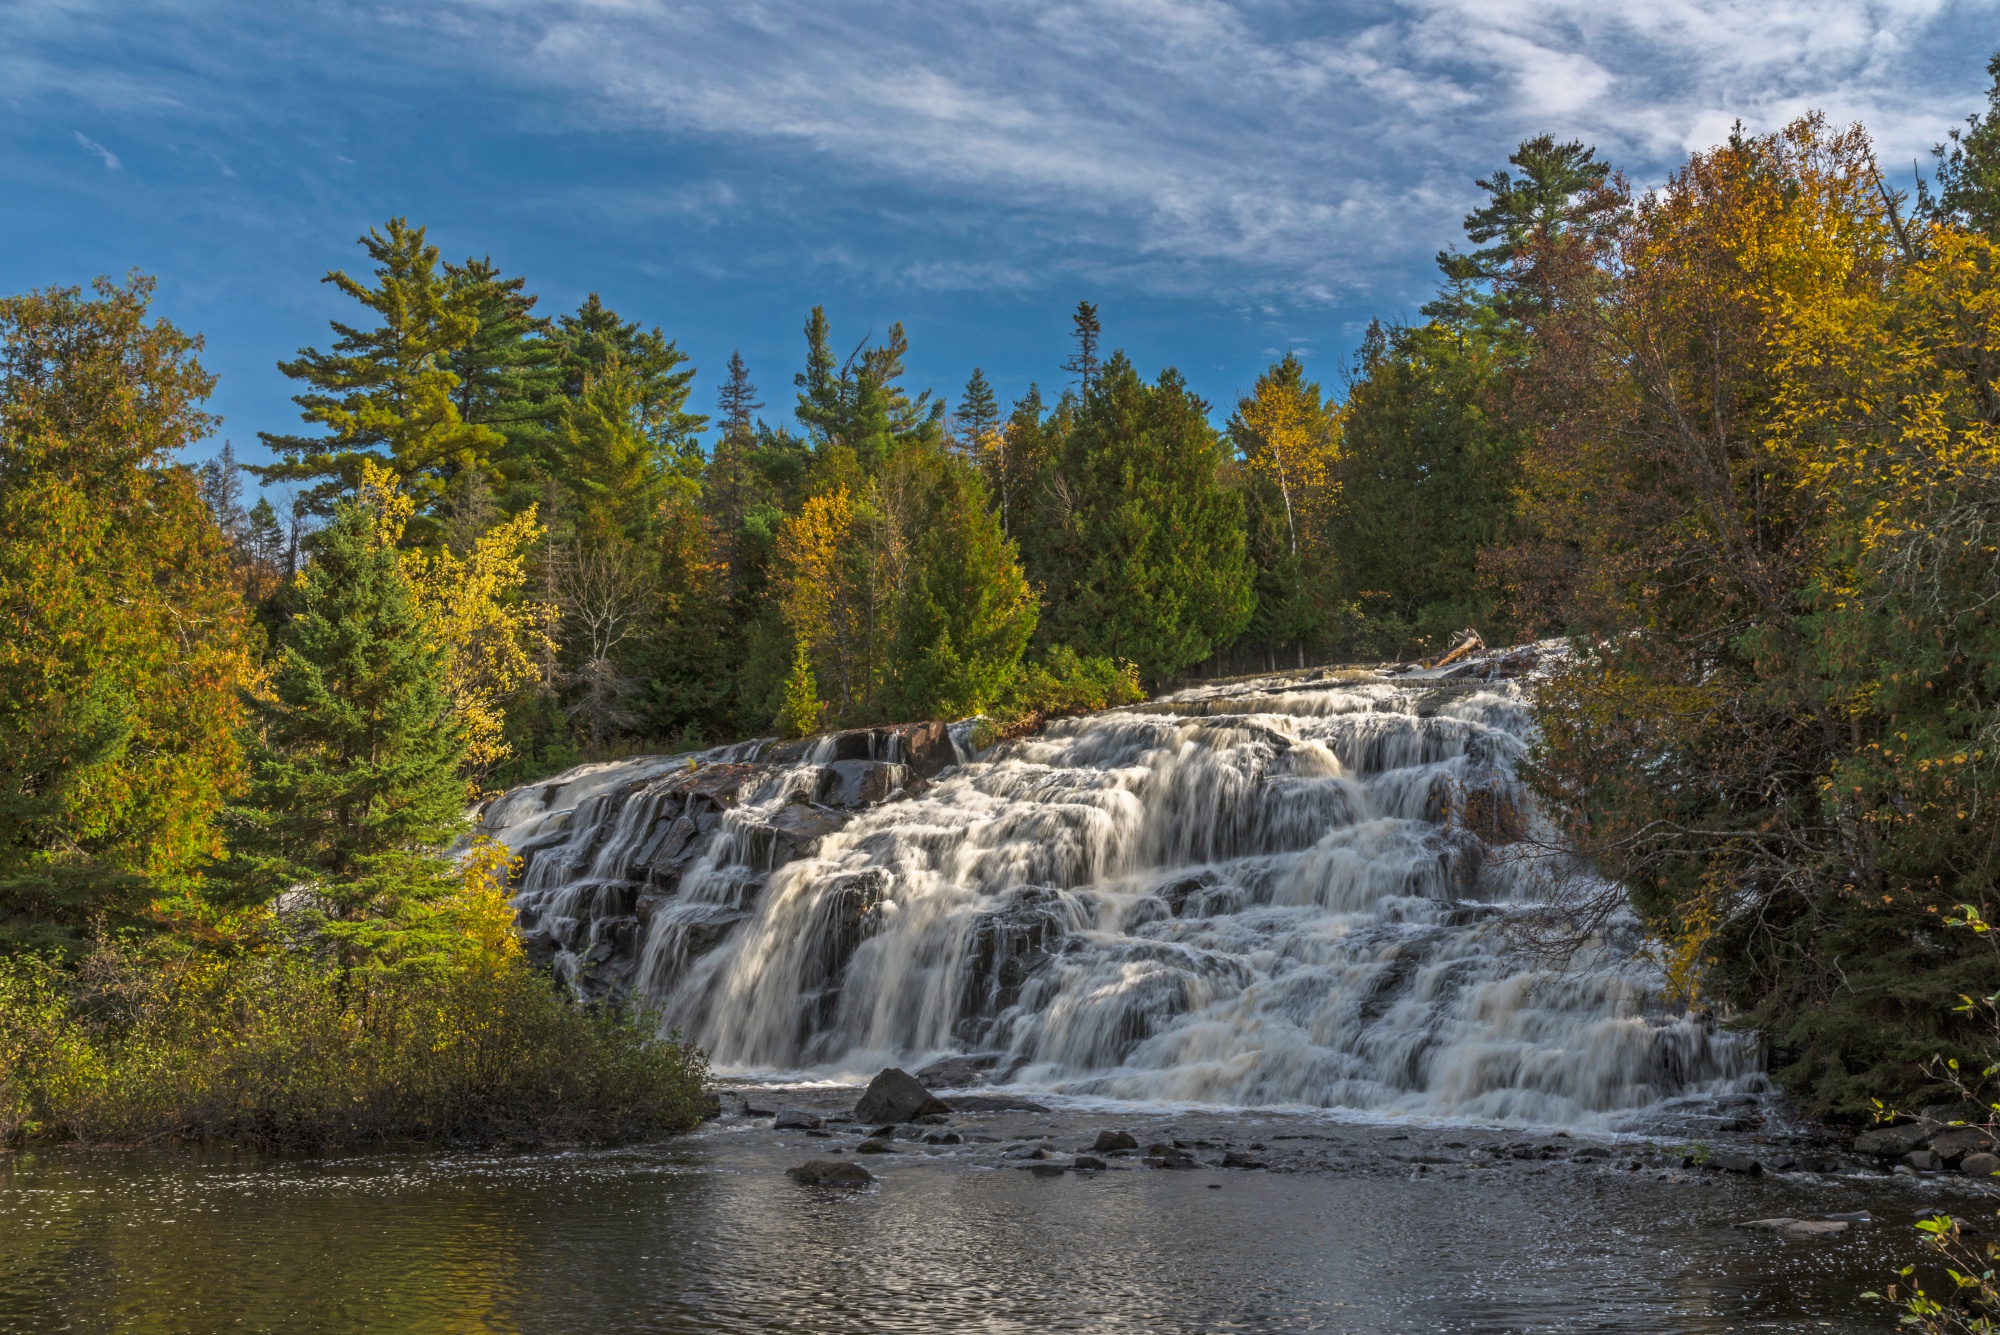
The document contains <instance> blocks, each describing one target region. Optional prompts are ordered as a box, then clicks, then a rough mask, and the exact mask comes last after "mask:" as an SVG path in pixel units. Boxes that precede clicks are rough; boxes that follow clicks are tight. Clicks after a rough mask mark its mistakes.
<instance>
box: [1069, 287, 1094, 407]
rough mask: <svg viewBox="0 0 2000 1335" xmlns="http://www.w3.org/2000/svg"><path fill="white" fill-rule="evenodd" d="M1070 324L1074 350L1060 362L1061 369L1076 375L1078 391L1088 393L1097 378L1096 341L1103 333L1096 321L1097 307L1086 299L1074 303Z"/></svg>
mask: <svg viewBox="0 0 2000 1335" xmlns="http://www.w3.org/2000/svg"><path fill="white" fill-rule="evenodd" d="M1070 325H1071V337H1073V338H1074V339H1075V340H1076V351H1075V352H1074V353H1072V354H1071V355H1070V359H1069V360H1068V361H1066V362H1064V363H1063V364H1062V369H1063V370H1065V371H1068V372H1069V373H1070V374H1071V375H1073V376H1075V377H1076V387H1077V389H1078V391H1079V392H1082V393H1089V392H1090V386H1091V384H1092V383H1093V382H1095V381H1096V379H1097V368H1098V365H1099V363H1098V360H1097V341H1098V339H1099V337H1100V336H1102V334H1103V333H1104V326H1103V325H1102V324H1100V323H1098V319H1097V307H1095V306H1093V305H1091V304H1090V303H1089V302H1087V301H1079V302H1077V303H1076V312H1075V314H1073V315H1071V316H1070Z"/></svg>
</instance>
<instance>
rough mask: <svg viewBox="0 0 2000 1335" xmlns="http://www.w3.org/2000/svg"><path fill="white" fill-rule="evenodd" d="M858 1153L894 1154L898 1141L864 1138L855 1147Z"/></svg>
mask: <svg viewBox="0 0 2000 1335" xmlns="http://www.w3.org/2000/svg"><path fill="white" fill-rule="evenodd" d="M854 1152H855V1153H856V1154H894V1153H895V1152H896V1142H894V1141H892V1140H864V1141H862V1142H861V1143H860V1144H859V1145H856V1146H855V1147H854Z"/></svg>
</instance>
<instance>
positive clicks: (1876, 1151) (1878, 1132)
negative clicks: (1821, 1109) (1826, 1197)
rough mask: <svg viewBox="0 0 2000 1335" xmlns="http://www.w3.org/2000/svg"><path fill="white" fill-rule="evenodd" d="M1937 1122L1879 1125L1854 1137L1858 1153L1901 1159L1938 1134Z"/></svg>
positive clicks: (1855, 1148) (1855, 1150)
mask: <svg viewBox="0 0 2000 1335" xmlns="http://www.w3.org/2000/svg"><path fill="white" fill-rule="evenodd" d="M1937 1130H1938V1127H1937V1123H1935V1122H1905V1123H1903V1125H1901V1126H1878V1127H1876V1128H1875V1129H1874V1130H1873V1131H1863V1132H1862V1133H1861V1134H1860V1135H1858V1136H1856V1137H1855V1138H1854V1152H1855V1153H1856V1154H1873V1155H1875V1156H1876V1157H1877V1158H1882V1159H1900V1158H1901V1157H1902V1156H1904V1155H1905V1154H1908V1153H1909V1152H1910V1151H1911V1150H1914V1149H1917V1148H1919V1147H1921V1146H1922V1145H1923V1144H1924V1143H1925V1142H1926V1141H1928V1140H1929V1139H1930V1138H1931V1137H1932V1136H1933V1135H1935V1134H1937Z"/></svg>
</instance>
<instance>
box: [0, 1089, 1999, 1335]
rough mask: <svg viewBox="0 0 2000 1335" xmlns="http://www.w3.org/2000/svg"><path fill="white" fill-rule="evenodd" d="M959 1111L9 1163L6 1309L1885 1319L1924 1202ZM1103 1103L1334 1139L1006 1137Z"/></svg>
mask: <svg viewBox="0 0 2000 1335" xmlns="http://www.w3.org/2000/svg"><path fill="white" fill-rule="evenodd" d="M849 1097H851V1094H850V1096H849ZM953 1124H954V1127H955V1128H959V1129H963V1130H964V1131H966V1132H967V1133H968V1137H971V1136H973V1135H977V1134H978V1132H979V1131H981V1130H987V1131H990V1132H992V1133H993V1139H994V1140H995V1141H996V1142H998V1143H995V1144H993V1145H991V1146H985V1145H968V1146H965V1147H950V1148H949V1149H947V1150H943V1151H936V1152H926V1151H925V1150H924V1149H923V1147H919V1146H908V1145H906V1146H904V1148H903V1152H901V1153H898V1154H895V1155H883V1156H875V1157H872V1158H868V1159H867V1160H866V1162H867V1163H868V1165H869V1167H870V1168H871V1169H873V1170H874V1171H875V1172H876V1173H877V1174H878V1175H879V1176H880V1178H881V1181H880V1182H879V1184H878V1185H876V1186H874V1187H872V1188H869V1189H867V1190H865V1191H860V1192H852V1193H839V1192H832V1191H828V1190H825V1189H818V1188H807V1187H800V1186H798V1185H796V1184H794V1183H792V1182H790V1181H788V1180H787V1179H786V1178H785V1176H784V1175H783V1171H782V1170H783V1169H784V1168H786V1167H788V1166H790V1165H792V1164H795V1163H798V1162H800V1161H802V1160H803V1159H804V1158H806V1157H808V1156H810V1155H812V1154H823V1153H826V1152H827V1150H828V1148H829V1142H828V1141H826V1140H818V1141H815V1140H809V1139H805V1138H802V1137H800V1136H798V1135H796V1134H791V1135H787V1134H785V1133H776V1132H772V1131H770V1130H767V1129H763V1127H765V1126H768V1121H767V1122H765V1123H764V1124H763V1126H759V1125H757V1124H754V1123H752V1122H749V1121H745V1120H743V1119H741V1118H736V1117H732V1118H730V1119H727V1120H726V1121H725V1123H724V1124H722V1125H719V1126H714V1127H711V1128H710V1129H708V1130H706V1131H704V1132H703V1133H701V1134H700V1135H698V1136H696V1137H694V1138H691V1139H688V1140H684V1141H678V1142H673V1143H670V1144H668V1145H664V1146H658V1147H643V1148H637V1149H632V1150H623V1151H597V1152H581V1151H579V1152H569V1153H552V1154H537V1155H522V1156H507V1157H487V1156H479V1155H460V1156H444V1155H440V1156H425V1157H417V1156H382V1157H365V1158H354V1159H344V1160H335V1161H323V1162H259V1161H256V1160H251V1159H232V1158H229V1157H220V1158H217V1157H206V1158H204V1157H201V1156H198V1155H195V1154H179V1155H174V1154H79V1155H67V1156H66V1155H50V1154H37V1155H26V1156H13V1157H11V1158H0V1239H4V1243H5V1245H4V1247H0V1332H6V1335H17V1333H18V1335H29V1333H31V1332H32V1333H35V1335H40V1333H41V1332H49V1331H81V1332H97V1331H130V1332H139V1333H141V1335H152V1333H154V1332H159V1333H162V1335H164V1333H166V1332H186V1333H187V1335H205V1333H206V1332H212V1331H214V1332H219V1331H244V1332H285V1333H286V1335H342V1333H346V1332H398V1333H408V1335H426V1333H428V1332H533V1333H535V1335H570V1333H571V1332H574V1333H576V1335H599V1333H602V1332H662V1333H672V1335H680V1333H681V1332H710V1331H722V1332H749V1331H801V1332H814V1333H815V1335H846V1333H847V1332H856V1333H859V1332H890V1331H899V1332H912V1333H914V1335H951V1333H956V1332H962V1331H969V1330H980V1331H993V1332H1017V1331H1021V1332H1025V1331H1047V1330H1062V1331H1144V1332H1162V1333H1163V1335H1179V1333H1181V1332H1187V1333H1188V1335H1194V1333H1195V1332H1214V1331H1259V1332H1265V1331H1268V1332H1279V1331H1333V1332H1398V1333H1400V1332H1411V1333H1412V1335H1416V1333H1418V1332H1422V1333H1424V1335H1435V1333H1437V1332H1579V1331H1603V1332H1632V1333H1634V1335H1639V1333H1644V1335H1665V1333H1667V1332H1676V1333H1678V1332H1686V1333H1688V1335H1697V1333H1698V1335H1711V1333H1714V1335H1720V1332H1725V1331H1750V1330H1759V1331H1784V1332H1803V1331H1813V1332H1822V1331H1832V1332H1847V1333H1852V1332H1862V1331H1887V1330H1890V1329H1892V1328H1893V1325H1894V1323H1893V1322H1892V1321H1890V1320H1889V1319H1888V1316H1887V1314H1886V1313H1885V1312H1884V1311H1883V1309H1882V1308H1881V1307H1880V1306H1879V1305H1875V1304H1871V1303H1869V1302H1867V1301H1865V1300H1863V1299H1862V1298H1861V1297H1860V1294H1861V1292H1862V1291H1863V1290H1865V1289H1868V1288H1873V1287H1879V1286H1880V1285H1881V1284H1882V1283H1883V1282H1885V1280H1886V1279H1887V1278H1888V1277H1890V1276H1892V1275H1893V1272H1894V1270H1895V1269H1896V1268H1897V1267H1898V1266H1900V1265H1901V1264H1903V1263H1904V1262H1905V1260H1907V1258H1908V1257H1909V1256H1910V1255H1911V1254H1912V1252H1913V1251H1914V1247H1913V1244H1912V1241H1911V1239H1912V1237H1913V1234H1912V1231H1911V1228H1910V1220H1911V1219H1912V1218H1913V1217H1914V1211H1915V1209H1916V1208H1917V1207H1918V1206H1920V1205H1922V1204H1924V1203H1925V1202H1926V1201H1929V1200H1931V1199H1933V1198H1932V1197H1930V1196H1927V1195H1925V1192H1927V1191H1930V1190H1933V1187H1932V1184H1930V1183H1917V1184H1910V1183H1904V1182H1901V1181H1900V1180H1894V1181H1892V1180H1886V1179H1882V1178H1873V1179H1846V1178H1829V1177H1806V1176H1801V1177H1799V1178H1798V1179H1797V1180H1788V1179H1773V1178H1769V1177H1767V1178H1764V1179H1762V1180H1753V1179H1746V1178H1733V1177H1729V1176H1727V1175H1714V1174H1709V1175H1701V1174H1681V1173H1675V1174H1671V1175H1669V1174H1657V1175H1656V1174H1653V1173H1650V1172H1648V1173H1634V1172H1623V1171H1620V1166H1619V1165H1618V1164H1617V1163H1615V1162H1612V1163H1609V1164H1603V1163H1599V1164H1588V1165H1586V1164H1579V1163H1562V1162H1557V1163H1551V1164H1538V1163H1514V1162H1510V1161H1504V1160H1503V1161H1500V1162H1498V1163H1496V1164H1495V1165H1494V1166H1490V1167H1462V1166H1457V1165H1460V1164H1462V1163H1463V1162H1464V1161H1465V1160H1466V1159H1467V1158H1468V1156H1469V1155H1470V1156H1473V1157H1478V1156H1479V1151H1480V1145H1481V1143H1482V1137H1481V1135H1480V1134H1479V1133H1477V1132H1476V1131H1466V1130H1455V1131H1454V1130H1438V1129H1432V1130H1428V1131H1427V1130H1425V1129H1423V1128H1420V1127H1405V1128H1403V1129H1400V1130H1399V1129H1397V1128H1394V1127H1389V1126H1380V1125H1376V1126H1353V1125H1345V1126H1343V1125H1337V1124H1336V1125H1328V1124H1325V1123H1323V1122H1313V1121H1310V1120H1304V1119H1294V1120H1291V1121H1287V1120H1286V1118H1284V1117H1283V1116H1264V1117H1256V1116H1253V1115H1248V1114H1243V1115H1235V1117H1234V1119H1233V1121H1232V1120H1231V1119H1229V1118H1225V1117H1224V1116H1223V1115H1214V1114H1178V1115H1175V1114H1142V1113H1132V1112H1129V1111H1127V1112H1121V1113H1117V1114H1098V1115H1090V1114H1083V1113H1079V1112H1077V1111H1075V1110H1072V1111H1070V1112H1066V1113H1065V1112H1061V1111H1058V1112H1057V1113H1056V1114H1055V1115H1053V1116H1050V1117H1034V1118H1031V1117H1027V1116H1019V1117H1014V1118H1012V1119H1011V1120H1009V1119H1007V1118H1004V1117H986V1118H963V1117H961V1118H955V1119H954V1123H953ZM1104 1124H1110V1125H1122V1126H1127V1127H1130V1128H1131V1129H1132V1130H1133V1131H1135V1132H1136V1133H1137V1134H1138V1135H1139V1136H1140V1137H1141V1138H1142V1140H1143V1139H1145V1138H1148V1137H1151V1136H1155V1135H1158V1136H1186V1137H1197V1136H1210V1135H1214V1136H1223V1135H1228V1136H1232V1137H1234V1138H1235V1139H1236V1141H1237V1143H1239V1144H1240V1143H1243V1141H1245V1140H1248V1139H1250V1138H1251V1137H1261V1138H1262V1139H1263V1140H1264V1141H1266V1142H1268V1143H1270V1144H1271V1145H1272V1148H1274V1149H1282V1148H1285V1147H1289V1146H1292V1145H1295V1144H1300V1143H1309V1144H1311V1145H1312V1146H1313V1147H1314V1148H1313V1150H1312V1151H1311V1155H1310V1157H1309V1159H1303V1160H1301V1167H1300V1170H1299V1171H1297V1172H1278V1171H1270V1172H1226V1171H1217V1170H1209V1169H1201V1170H1197V1171H1192V1172H1172V1171H1153V1170H1147V1169H1144V1168H1138V1167H1127V1166H1126V1165H1125V1164H1122V1163H1118V1164H1115V1165H1114V1168H1113V1170H1112V1171H1109V1172H1105V1173H1102V1174H1099V1175H1096V1176H1095V1177H1086V1176H1083V1175H1079V1174H1074V1173H1070V1174H1064V1175H1062V1176H1060V1177H1055V1178H1044V1177H1037V1176H1033V1175H1031V1174H1029V1173H1027V1172H1022V1171H1017V1170H1016V1169H1015V1168H1013V1167H1011V1166H1009V1165H1008V1163H1007V1161H1006V1160H1004V1159H1001V1158H998V1157H996V1156H997V1155H999V1154H1000V1153H1001V1152H1002V1151H1003V1150H1004V1149H1005V1147H1006V1145H1007V1143H1009V1142H1011V1141H1013V1140H1015V1139H1016V1138H1018V1137H1022V1136H1028V1135H1037V1134H1039V1135H1047V1136H1050V1137H1053V1139H1054V1142H1055V1143H1056V1144H1058V1145H1063V1146H1067V1145H1071V1144H1083V1145H1088V1143H1089V1136H1090V1134H1091V1133H1092V1132H1093V1131H1094V1129H1095V1128H1096V1127H1097V1126H1099V1125H1104ZM1281 1137H1288V1138H1285V1139H1280V1138H1281ZM1468 1141H1470V1142H1472V1148H1471V1149H1470V1150H1468V1149H1467V1148H1466V1142H1468ZM832 1143H835V1144H838V1143H841V1142H840V1141H838V1140H836V1141H834V1142H832ZM1453 1147H1456V1148H1453ZM847 1149H848V1153H849V1154H850V1155H851V1154H852V1150H853V1144H852V1139H851V1138H849V1140H848V1143H847ZM1420 1160H1421V1161H1424V1162H1421V1163H1420V1162H1418V1161H1420ZM1433 1164H1434V1165H1436V1166H1432V1165H1433ZM1669 1178H1671V1179H1672V1180H1669ZM1947 1203H1948V1204H1950V1205H1951V1208H1953V1209H1958V1210H1968V1209H1969V1207H1967V1206H1965V1205H1964V1204H1962V1203H1952V1202H1950V1201H1948V1202H1947ZM1855 1209H1872V1210H1874V1211H1876V1212H1877V1214H1878V1222H1876V1223H1874V1224H1870V1225H1866V1226H1862V1227H1858V1228H1856V1229H1855V1230H1854V1231H1852V1232H1851V1233H1849V1234H1847V1235H1845V1236H1842V1237H1837V1238H1832V1239H1820V1240H1815V1241H1811V1242H1787V1241H1783V1240H1780V1239H1777V1238H1773V1237H1769V1236H1764V1235H1754V1234H1746V1233H1743V1232H1740V1231H1737V1230H1734V1229H1732V1228H1731V1227H1729V1225H1730V1224H1731V1223H1732V1222H1734V1221H1737V1220H1741V1219H1745V1218H1757V1217H1762V1216H1767V1215H1771V1214H1807V1213H1818V1212H1823V1211H1829V1210H1855Z"/></svg>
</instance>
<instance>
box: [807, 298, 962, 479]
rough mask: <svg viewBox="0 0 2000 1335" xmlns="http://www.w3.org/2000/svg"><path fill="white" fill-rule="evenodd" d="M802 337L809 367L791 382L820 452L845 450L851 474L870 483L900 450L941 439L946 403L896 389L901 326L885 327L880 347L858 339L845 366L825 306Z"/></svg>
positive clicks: (904, 349) (904, 353)
mask: <svg viewBox="0 0 2000 1335" xmlns="http://www.w3.org/2000/svg"><path fill="white" fill-rule="evenodd" d="M805 334H806V367H805V370H803V371H801V372H800V373H799V374H797V375H796V376H794V377H793V378H792V383H793V384H794V385H796V386H797V387H798V391H799V394H798V406H797V409H796V412H797V415H798V419H799V422H800V424H801V425H803V426H804V427H805V428H806V430H807V432H808V433H809V434H810V436H811V438H812V441H813V443H814V445H815V447H816V449H817V450H818V451H819V452H820V453H822V454H828V453H831V452H835V451H846V452H847V454H848V455H850V456H851V458H852V460H853V466H854V467H856V468H858V469H859V470H860V471H861V472H862V473H863V474H867V475H870V476H872V475H873V474H875V473H876V472H879V471H880V469H881V468H882V465H883V464H884V463H886V462H887V461H888V459H889V457H890V455H891V454H892V453H894V452H895V450H896V449H897V448H898V447H899V446H900V445H903V444H906V443H911V442H917V443H923V444H927V445H935V444H937V443H939V442H940V441H941V440H942V439H943V436H944V403H943V401H942V400H936V401H934V400H933V399H932V398H931V392H930V391H929V390H924V391H922V392H921V393H919V394H918V395H917V396H916V397H915V398H911V397H910V395H909V394H908V393H907V392H905V391H904V389H903V388H902V387H901V386H900V385H898V384H897V383H896V382H897V381H899V380H900V379H901V378H902V376H903V363H904V359H905V358H906V357H908V356H909V351H910V344H909V338H908V336H907V335H906V334H905V333H904V332H903V326H902V325H901V323H896V324H892V325H890V326H889V336H888V338H887V339H886V340H885V341H884V342H882V343H880V344H875V345H871V344H869V342H868V341H867V340H866V339H864V340H862V342H861V343H859V344H858V345H856V347H855V349H854V351H853V352H851V353H849V354H848V356H847V360H846V361H844V362H837V361H836V360H835V358H834V353H833V345H832V334H831V329H830V326H829V325H828V323H827V319H826V311H825V309H824V308H823V307H819V306H815V307H813V309H812V314H811V315H809V316H808V317H807V318H806V327H805Z"/></svg>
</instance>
